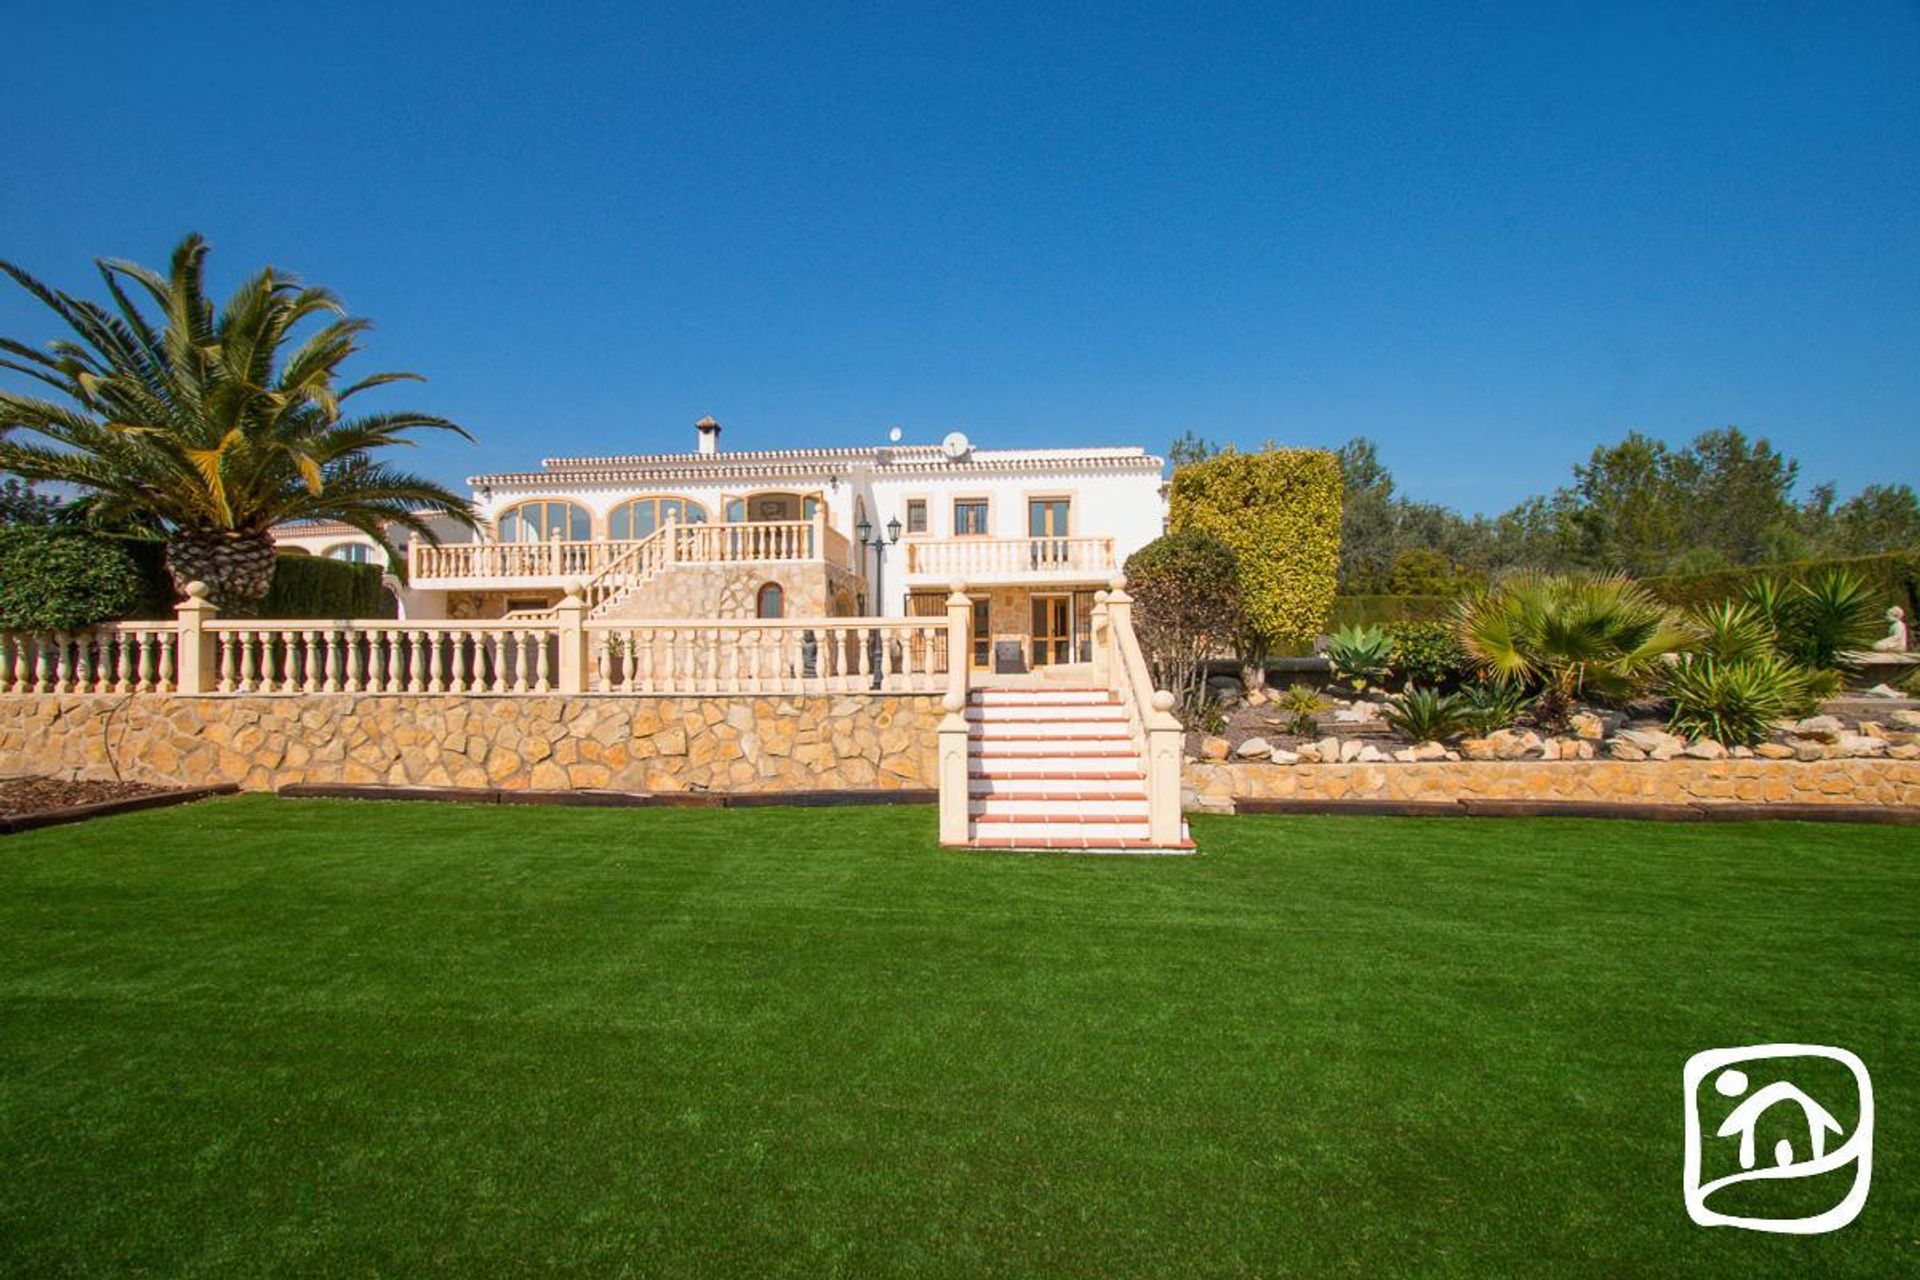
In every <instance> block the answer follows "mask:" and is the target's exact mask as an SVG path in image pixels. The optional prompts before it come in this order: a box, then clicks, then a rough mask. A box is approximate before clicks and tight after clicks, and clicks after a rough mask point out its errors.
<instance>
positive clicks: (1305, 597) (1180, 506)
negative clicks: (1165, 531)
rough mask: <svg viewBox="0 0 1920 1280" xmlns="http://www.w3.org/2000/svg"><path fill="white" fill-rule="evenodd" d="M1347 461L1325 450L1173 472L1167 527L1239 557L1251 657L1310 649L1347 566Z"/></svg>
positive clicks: (1216, 459) (1214, 461) (1218, 460)
mask: <svg viewBox="0 0 1920 1280" xmlns="http://www.w3.org/2000/svg"><path fill="white" fill-rule="evenodd" d="M1340 501H1341V481H1340V463H1339V460H1338V459H1336V458H1335V457H1334V455H1333V454H1331V453H1328V452H1327V451H1325V450H1323V449H1263V450H1261V451H1260V452H1259V453H1239V452H1237V451H1235V450H1233V449H1228V450H1226V451H1225V452H1223V453H1219V454H1216V455H1214V456H1213V457H1211V458H1208V459H1206V460H1205V461H1202V462H1193V463H1189V464H1187V465H1186V466H1183V467H1181V468H1179V469H1178V470H1176V471H1175V472H1174V473H1173V483H1172V485H1171V488H1170V493H1169V499H1168V526H1169V528H1171V529H1172V530H1174V531H1176V532H1187V531H1195V530H1197V531H1199V532H1202V533H1210V534H1212V535H1213V536H1214V537H1216V538H1218V539H1219V540H1220V541H1221V542H1224V543H1226V544H1227V546H1229V547H1231V548H1232V549H1233V551H1234V553H1235V555H1237V556H1238V557H1239V562H1238V563H1239V582H1240V607H1241V608H1242V610H1244V611H1245V614H1246V623H1247V633H1246V636H1245V638H1244V640H1243V643H1242V648H1243V652H1244V653H1245V655H1246V656H1249V657H1255V658H1257V657H1259V656H1261V655H1264V654H1265V653H1268V652H1271V651H1273V650H1276V649H1280V648H1284V647H1285V646H1287V645H1290V644H1298V643H1301V642H1305V641H1311V640H1312V639H1313V638H1314V637H1315V636H1317V635H1318V634H1319V633H1320V630H1321V628H1322V627H1323V626H1324V625H1325V624H1326V620H1327V610H1328V609H1329V608H1330V607H1331V606H1332V604H1333V594H1334V584H1335V582H1336V580H1337V577H1338V574H1339V568H1340Z"/></svg>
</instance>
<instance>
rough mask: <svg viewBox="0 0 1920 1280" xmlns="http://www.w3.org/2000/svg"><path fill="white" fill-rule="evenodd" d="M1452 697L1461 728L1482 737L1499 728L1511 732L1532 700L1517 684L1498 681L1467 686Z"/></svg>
mask: <svg viewBox="0 0 1920 1280" xmlns="http://www.w3.org/2000/svg"><path fill="white" fill-rule="evenodd" d="M1454 698H1455V703H1454V705H1455V707H1456V709H1457V712H1458V714H1459V716H1460V723H1461V725H1462V726H1463V727H1465V728H1468V729H1471V730H1473V731H1474V732H1475V733H1476V734H1478V735H1479V736H1481V737H1483V738H1484V737H1486V736H1487V735H1488V734H1490V733H1495V732H1498V731H1499V730H1501V729H1511V728H1512V727H1513V724H1514V722H1515V721H1516V720H1518V719H1519V718H1520V717H1521V716H1522V715H1524V714H1525V713H1526V711H1527V709H1528V708H1530V707H1532V706H1533V701H1534V700H1533V695H1531V694H1529V693H1528V692H1527V691H1526V690H1525V689H1523V688H1521V687H1520V686H1519V685H1513V684H1502V683H1500V682H1499V681H1490V682H1487V683H1482V684H1470V685H1468V686H1467V687H1466V688H1464V689H1462V690H1460V692H1459V693H1457V694H1455V695H1454Z"/></svg>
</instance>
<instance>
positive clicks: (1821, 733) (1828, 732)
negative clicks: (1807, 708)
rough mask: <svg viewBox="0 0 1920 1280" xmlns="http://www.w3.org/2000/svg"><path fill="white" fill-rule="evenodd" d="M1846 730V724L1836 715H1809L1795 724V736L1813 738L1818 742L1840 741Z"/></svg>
mask: <svg viewBox="0 0 1920 1280" xmlns="http://www.w3.org/2000/svg"><path fill="white" fill-rule="evenodd" d="M1844 732H1846V726H1845V725H1843V724H1841V723H1840V721H1839V720H1838V719H1837V718H1836V717H1834V716H1808V717H1807V718H1806V719H1805V720H1801V721H1798V722H1796V723H1795V724H1794V726H1793V734H1794V736H1795V737H1797V738H1812V739H1814V740H1815V741H1818V742H1838V741H1839V740H1840V735H1841V734H1842V733H1844Z"/></svg>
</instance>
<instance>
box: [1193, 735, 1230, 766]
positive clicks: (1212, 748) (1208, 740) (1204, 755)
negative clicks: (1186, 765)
mask: <svg viewBox="0 0 1920 1280" xmlns="http://www.w3.org/2000/svg"><path fill="white" fill-rule="evenodd" d="M1232 751H1233V744H1232V743H1230V742H1228V741H1227V740H1226V739H1225V738H1217V737H1214V736H1213V735H1212V734H1208V735H1207V736H1206V737H1204V738H1202V739H1200V758H1201V759H1202V760H1225V759H1226V758H1227V756H1228V755H1230V754H1231V753H1232Z"/></svg>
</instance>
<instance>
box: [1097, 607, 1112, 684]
mask: <svg viewBox="0 0 1920 1280" xmlns="http://www.w3.org/2000/svg"><path fill="white" fill-rule="evenodd" d="M1092 629H1093V682H1094V684H1096V685H1098V686H1099V687H1100V688H1102V689H1111V688H1113V683H1112V682H1113V655H1112V654H1111V653H1110V652H1109V649H1110V648H1111V647H1112V645H1113V617H1112V614H1111V612H1110V607H1109V605H1108V595H1107V593H1106V592H1105V591H1096V592H1094V593H1093V623H1092Z"/></svg>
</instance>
